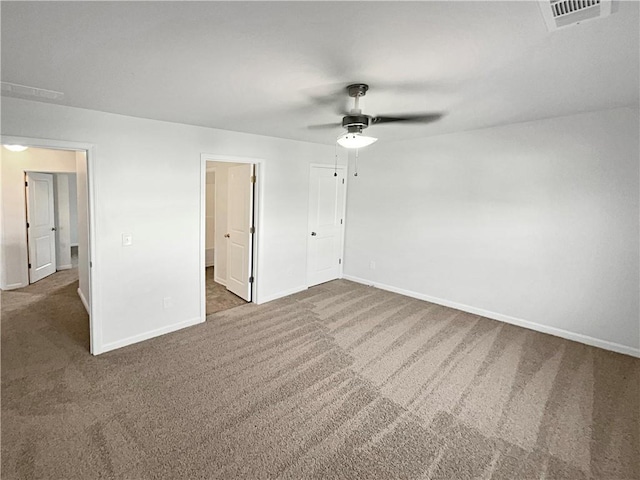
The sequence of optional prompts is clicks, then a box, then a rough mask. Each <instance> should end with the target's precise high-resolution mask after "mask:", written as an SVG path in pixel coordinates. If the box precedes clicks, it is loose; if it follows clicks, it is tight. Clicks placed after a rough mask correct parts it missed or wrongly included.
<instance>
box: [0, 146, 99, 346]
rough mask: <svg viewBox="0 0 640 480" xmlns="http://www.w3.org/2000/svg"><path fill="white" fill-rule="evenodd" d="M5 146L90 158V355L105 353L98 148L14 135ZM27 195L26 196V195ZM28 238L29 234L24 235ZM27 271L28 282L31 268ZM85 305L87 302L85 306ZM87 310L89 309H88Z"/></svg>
mask: <svg viewBox="0 0 640 480" xmlns="http://www.w3.org/2000/svg"><path fill="white" fill-rule="evenodd" d="M1 142H2V143H3V144H13V145H24V146H26V147H33V148H45V149H49V150H72V151H76V152H86V157H87V204H88V205H87V214H88V216H89V221H88V225H87V226H88V230H89V242H88V249H89V252H88V254H89V255H88V257H89V265H88V267H89V296H90V298H91V301H90V304H89V305H88V307H89V308H88V310H89V311H88V313H89V351H90V352H91V354H92V355H98V354H100V353H102V318H101V317H100V313H99V312H100V308H99V307H100V304H101V303H100V302H101V298H100V288H99V278H98V275H97V274H96V268H99V267H98V265H99V262H98V258H97V253H96V252H97V242H96V238H97V235H96V208H95V207H96V182H95V176H96V165H97V162H96V154H95V145H94V144H92V143H79V142H71V141H66V140H52V139H48V138H33V137H19V136H12V135H2V137H1ZM25 194H26V192H25ZM25 235H26V232H25ZM24 269H25V271H26V273H27V278H28V273H29V272H28V270H29V269H28V266H27V265H25V266H24ZM83 303H84V302H83ZM85 307H87V305H85Z"/></svg>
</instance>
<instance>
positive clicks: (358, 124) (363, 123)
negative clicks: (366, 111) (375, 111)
mask: <svg viewBox="0 0 640 480" xmlns="http://www.w3.org/2000/svg"><path fill="white" fill-rule="evenodd" d="M369 118H370V117H369V116H368V115H346V116H344V117H342V126H343V127H344V128H346V129H348V130H349V131H351V128H354V129H357V130H358V131H360V130H362V129H363V128H367V127H368V126H369Z"/></svg>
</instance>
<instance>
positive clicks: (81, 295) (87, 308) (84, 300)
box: [78, 288, 91, 315]
mask: <svg viewBox="0 0 640 480" xmlns="http://www.w3.org/2000/svg"><path fill="white" fill-rule="evenodd" d="M78 296H79V297H80V300H81V301H82V304H83V305H84V308H85V310H86V311H87V313H88V314H89V315H91V312H90V309H89V302H87V299H86V298H85V296H84V294H83V293H82V290H80V289H79V288H78Z"/></svg>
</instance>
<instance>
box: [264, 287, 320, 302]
mask: <svg viewBox="0 0 640 480" xmlns="http://www.w3.org/2000/svg"><path fill="white" fill-rule="evenodd" d="M308 288H309V287H307V286H306V285H304V286H302V287H296V288H291V289H289V290H285V291H284V292H278V293H275V294H273V295H269V296H266V297H259V298H258V300H257V301H256V304H258V305H262V304H263V303H267V302H272V301H273V300H278V299H279V298H283V297H288V296H289V295H293V294H294V293H300V292H304V291H305V290H307V289H308Z"/></svg>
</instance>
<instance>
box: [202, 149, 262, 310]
mask: <svg viewBox="0 0 640 480" xmlns="http://www.w3.org/2000/svg"><path fill="white" fill-rule="evenodd" d="M207 162H226V163H251V164H253V165H254V166H255V168H254V175H255V176H256V184H255V185H256V186H255V191H254V212H253V223H254V225H255V227H256V231H255V234H254V240H253V241H254V248H253V259H252V261H253V277H254V283H253V296H252V303H255V304H259V303H264V302H263V301H262V299H261V298H260V289H259V286H260V271H262V255H261V254H260V253H261V252H262V237H263V235H262V221H263V218H264V207H263V206H264V185H265V170H266V169H265V160H264V159H263V158H254V157H236V156H233V155H217V154H213V153H202V154H200V269H201V273H200V284H201V285H200V298H201V302H200V314H201V315H202V319H203V321H204V319H206V318H207V284H206V272H205V270H206V267H205V255H206V252H205V249H206V239H205V230H206V213H205V198H206V191H205V189H206V187H207ZM217 250H218V249H216V251H217ZM216 255H217V253H216ZM214 280H215V281H216V282H218V283H220V284H222V285H225V283H226V282H225V283H223V282H221V281H219V280H218V279H217V277H215V272H214Z"/></svg>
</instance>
